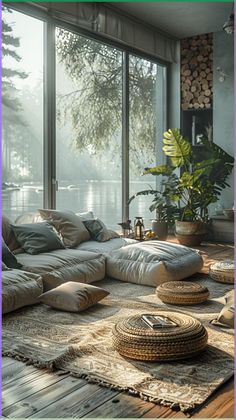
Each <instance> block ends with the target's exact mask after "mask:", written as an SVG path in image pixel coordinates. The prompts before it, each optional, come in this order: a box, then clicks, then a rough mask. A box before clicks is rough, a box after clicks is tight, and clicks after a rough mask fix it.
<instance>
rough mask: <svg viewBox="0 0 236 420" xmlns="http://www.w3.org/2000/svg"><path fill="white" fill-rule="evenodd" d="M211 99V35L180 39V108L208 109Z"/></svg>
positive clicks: (210, 106)
mask: <svg viewBox="0 0 236 420" xmlns="http://www.w3.org/2000/svg"><path fill="white" fill-rule="evenodd" d="M212 99H213V35H212V33H210V34H204V35H197V36H194V37H191V38H186V39H183V40H182V41H181V108H182V110H189V109H195V110H198V109H210V108H212Z"/></svg>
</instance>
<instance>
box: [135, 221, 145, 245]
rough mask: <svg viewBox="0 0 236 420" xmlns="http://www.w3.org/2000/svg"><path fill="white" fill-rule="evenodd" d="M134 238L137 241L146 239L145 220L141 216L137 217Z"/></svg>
mask: <svg viewBox="0 0 236 420" xmlns="http://www.w3.org/2000/svg"><path fill="white" fill-rule="evenodd" d="M134 238H135V239H136V240H137V241H142V240H143V238H144V224H143V218H142V217H140V216H137V217H135V220H134Z"/></svg>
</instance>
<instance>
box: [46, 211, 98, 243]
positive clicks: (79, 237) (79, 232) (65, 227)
mask: <svg viewBox="0 0 236 420" xmlns="http://www.w3.org/2000/svg"><path fill="white" fill-rule="evenodd" d="M39 213H40V215H41V216H42V218H43V219H44V220H47V221H48V222H49V223H51V224H52V225H53V226H54V227H55V229H56V230H57V231H58V233H59V234H60V235H61V236H62V240H63V243H64V245H65V246H66V247H68V248H73V247H76V246H78V245H79V244H80V243H81V242H85V241H89V239H90V235H89V232H88V231H87V229H86V228H85V227H84V225H83V222H82V219H81V218H80V217H79V216H76V214H74V213H72V212H70V211H59V210H51V209H48V210H46V209H40V210H39Z"/></svg>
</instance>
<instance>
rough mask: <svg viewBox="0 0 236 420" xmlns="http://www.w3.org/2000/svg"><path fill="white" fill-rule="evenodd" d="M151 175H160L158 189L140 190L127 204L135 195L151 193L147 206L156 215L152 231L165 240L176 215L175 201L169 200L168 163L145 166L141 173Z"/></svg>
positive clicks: (170, 178)
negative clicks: (148, 205)
mask: <svg viewBox="0 0 236 420" xmlns="http://www.w3.org/2000/svg"><path fill="white" fill-rule="evenodd" d="M152 170H154V173H153V175H161V176H162V180H161V183H160V189H159V190H158V189H154V188H152V187H150V188H149V189H146V190H142V191H139V192H137V193H136V194H134V195H132V197H130V199H129V201H128V204H130V203H131V201H132V200H134V199H135V198H136V197H138V196H141V195H146V196H148V195H151V196H152V197H153V200H152V204H151V205H150V207H149V210H150V212H153V211H155V214H156V217H155V218H154V219H153V220H152V231H153V232H155V233H156V235H157V237H158V239H160V240H166V238H167V235H168V227H169V226H170V225H173V224H174V223H175V219H176V217H177V215H178V212H179V210H178V207H177V205H176V203H171V202H170V200H169V190H170V188H172V187H171V185H172V178H173V177H172V168H170V167H169V166H168V165H160V166H158V167H157V166H156V167H155V168H153V169H152V168H145V169H144V172H143V175H146V174H150V173H152Z"/></svg>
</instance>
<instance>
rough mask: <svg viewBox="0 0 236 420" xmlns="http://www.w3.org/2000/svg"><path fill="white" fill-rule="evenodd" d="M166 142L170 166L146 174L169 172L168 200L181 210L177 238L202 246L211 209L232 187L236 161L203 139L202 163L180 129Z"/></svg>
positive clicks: (157, 168)
mask: <svg viewBox="0 0 236 420" xmlns="http://www.w3.org/2000/svg"><path fill="white" fill-rule="evenodd" d="M163 143H164V146H163V151H164V153H165V155H166V156H167V158H168V161H169V165H167V166H156V167H154V168H146V169H145V172H144V173H145V174H153V175H158V176H159V175H166V173H167V171H168V179H167V181H166V182H167V184H166V189H165V199H166V200H167V202H168V203H169V204H170V205H173V206H175V205H176V206H177V208H178V212H176V213H177V214H178V218H177V220H176V221H175V231H176V236H177V238H178V240H179V242H180V243H182V244H184V245H198V244H199V243H201V240H202V239H203V237H204V234H205V233H206V223H207V222H208V221H209V213H208V206H209V205H210V204H211V203H215V202H216V201H217V200H218V199H219V198H220V195H221V191H222V190H223V189H224V188H226V187H227V186H229V185H228V184H227V178H228V176H229V175H230V173H231V172H232V170H233V165H234V158H233V157H232V156H230V155H229V154H228V153H226V152H225V151H224V150H223V149H222V148H221V147H219V146H218V145H216V144H215V143H213V142H211V141H209V140H207V139H203V140H202V150H204V159H201V160H199V156H198V154H197V153H196V152H195V149H194V148H193V147H192V145H191V143H190V142H189V141H188V139H186V138H184V137H183V136H182V135H181V133H180V129H178V128H173V129H169V130H168V131H167V132H165V133H164V138H163ZM167 168H168V169H167Z"/></svg>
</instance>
